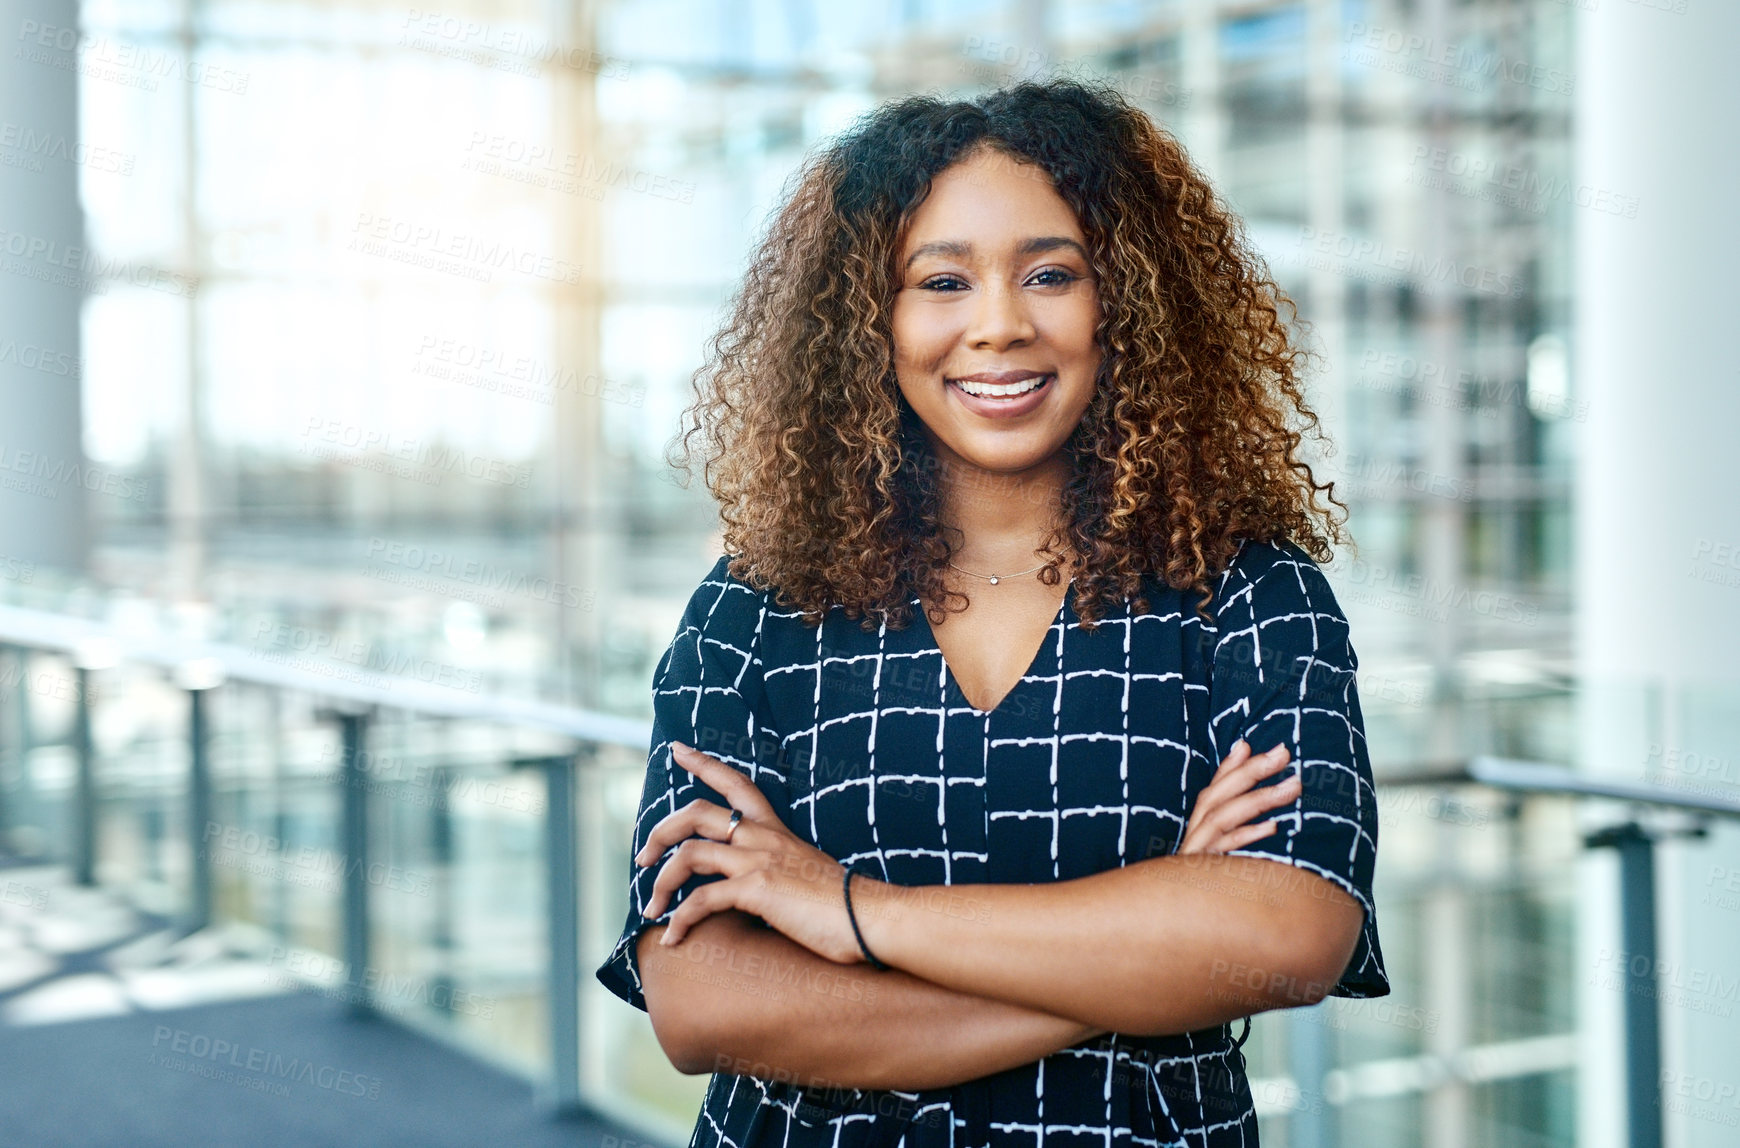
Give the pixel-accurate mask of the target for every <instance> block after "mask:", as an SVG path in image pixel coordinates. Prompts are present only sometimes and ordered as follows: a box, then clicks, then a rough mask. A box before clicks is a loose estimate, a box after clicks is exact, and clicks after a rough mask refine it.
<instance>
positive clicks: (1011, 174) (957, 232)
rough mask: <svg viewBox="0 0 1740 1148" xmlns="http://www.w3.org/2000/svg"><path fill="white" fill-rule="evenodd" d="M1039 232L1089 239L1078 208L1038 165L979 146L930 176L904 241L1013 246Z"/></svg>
mask: <svg viewBox="0 0 1740 1148" xmlns="http://www.w3.org/2000/svg"><path fill="white" fill-rule="evenodd" d="M1035 235H1063V236H1068V237H1069V238H1072V239H1076V240H1078V241H1084V236H1083V233H1082V228H1081V223H1080V221H1079V220H1077V219H1076V216H1075V210H1074V209H1073V208H1071V207H1070V205H1069V204H1068V202H1066V201H1065V200H1064V198H1063V197H1062V196H1061V195H1059V194H1057V190H1056V188H1054V187H1053V186H1052V183H1051V177H1050V176H1049V175H1047V174H1046V172H1045V169H1044V168H1041V167H1039V166H1038V165H1037V164H1033V163H1028V162H1025V161H1023V160H1018V159H1016V158H1015V157H1013V156H1010V155H1007V154H1006V153H1004V152H1001V151H998V150H997V149H995V148H980V149H978V150H977V151H975V152H973V153H972V154H970V155H968V156H966V157H964V158H962V159H960V160H958V161H956V162H955V163H954V164H952V165H950V166H949V167H947V168H945V169H944V170H943V171H941V172H940V173H938V174H937V176H936V178H935V179H933V180H932V181H931V188H930V194H929V195H928V196H927V197H926V198H925V201H924V202H923V203H922V204H920V205H919V207H918V210H917V211H915V212H914V213H913V216H912V220H911V222H910V224H909V225H908V226H907V229H906V234H905V236H904V237H903V241H902V243H901V251H902V253H903V254H904V253H905V252H908V251H910V250H911V249H912V248H914V247H916V246H918V245H919V244H921V243H927V242H931V241H934V240H939V239H941V240H956V241H962V242H965V243H969V244H971V245H972V246H973V247H974V248H975V249H978V250H985V249H992V248H1006V247H1012V246H1014V245H1015V244H1017V243H1019V242H1020V241H1021V240H1023V239H1027V238H1029V237H1031V236H1035Z"/></svg>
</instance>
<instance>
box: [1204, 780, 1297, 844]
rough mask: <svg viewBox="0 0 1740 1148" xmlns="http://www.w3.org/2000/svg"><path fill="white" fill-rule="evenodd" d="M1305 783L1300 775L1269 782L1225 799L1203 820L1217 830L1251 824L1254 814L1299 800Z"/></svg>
mask: <svg viewBox="0 0 1740 1148" xmlns="http://www.w3.org/2000/svg"><path fill="white" fill-rule="evenodd" d="M1301 786H1302V783H1301V782H1300V780H1299V775H1298V774H1296V773H1295V774H1294V775H1293V776H1292V777H1289V778H1287V780H1285V781H1283V782H1281V783H1280V784H1279V785H1266V786H1264V787H1263V788H1261V789H1253V790H1251V791H1250V792H1249V793H1245V794H1241V795H1239V796H1238V797H1234V798H1231V799H1229V800H1227V801H1225V802H1223V803H1222V804H1221V805H1220V806H1219V807H1218V808H1216V809H1214V810H1212V811H1211V812H1208V813H1206V814H1205V815H1204V816H1203V824H1204V825H1205V826H1207V827H1208V828H1211V829H1213V830H1214V831H1215V833H1216V834H1224V833H1230V832H1232V831H1233V830H1234V829H1237V828H1238V827H1239V826H1241V825H1248V824H1249V823H1250V822H1251V820H1252V819H1253V818H1256V817H1258V816H1260V815H1261V814H1264V813H1267V812H1268V811H1269V810H1271V809H1274V808H1276V807H1277V806H1281V805H1288V804H1291V803H1292V802H1294V801H1296V800H1298V797H1299V791H1300V788H1301Z"/></svg>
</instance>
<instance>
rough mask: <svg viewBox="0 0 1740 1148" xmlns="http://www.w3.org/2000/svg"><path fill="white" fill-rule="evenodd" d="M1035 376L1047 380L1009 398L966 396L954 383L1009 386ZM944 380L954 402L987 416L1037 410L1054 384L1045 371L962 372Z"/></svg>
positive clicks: (1010, 416)
mask: <svg viewBox="0 0 1740 1148" xmlns="http://www.w3.org/2000/svg"><path fill="white" fill-rule="evenodd" d="M1037 378H1043V379H1045V380H1046V381H1045V382H1043V383H1041V384H1040V385H1039V386H1037V387H1035V388H1033V389H1032V390H1031V391H1028V392H1027V393H1026V394H1024V395H1017V396H1015V397H1014V398H1012V399H991V398H981V397H980V396H978V395H969V394H968V393H967V392H966V391H964V390H962V389H961V388H960V387H959V386H958V385H957V384H958V383H959V382H961V381H963V380H964V381H966V382H971V383H991V384H995V385H999V386H1008V385H1009V384H1010V383H1019V382H1022V381H1023V380H1026V379H1037ZM945 383H946V386H947V389H948V392H949V394H951V395H953V396H954V398H955V401H956V402H958V403H960V404H961V406H963V407H965V408H966V409H967V411H968V412H969V413H971V414H975V415H978V416H979V417H980V418H987V419H1013V418H1020V417H1021V416H1022V415H1024V414H1027V413H1029V412H1031V411H1033V410H1036V409H1037V408H1038V407H1039V405H1040V404H1041V403H1043V402H1044V401H1045V399H1046V396H1047V395H1049V394H1051V388H1052V387H1053V386H1055V385H1056V384H1057V376H1056V375H1054V374H1050V373H1049V372H1046V371H981V372H979V373H978V374H976V375H961V376H959V377H958V378H951V379H947V380H946V381H945Z"/></svg>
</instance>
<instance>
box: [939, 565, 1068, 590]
mask: <svg viewBox="0 0 1740 1148" xmlns="http://www.w3.org/2000/svg"><path fill="white" fill-rule="evenodd" d="M1049 565H1051V563H1049V562H1041V563H1040V564H1039V565H1037V566H1035V567H1034V568H1033V570H1043V569H1045V568H1046V567H1047V566H1049ZM949 569H951V570H961V568H960V567H959V566H956V565H955V564H954V563H953V562H950V563H949ZM1033 570H1022V571H1020V572H1019V573H1015V574H974V573H973V572H972V571H971V570H961V573H962V574H965V575H966V576H967V577H969V578H980V579H983V580H984V581H986V582H989V583H990V584H991V585H993V586H995V585H996V584H997V583H999V582H1001V581H1002V580H1003V579H1005V578H1019V577H1021V575H1022V574H1031V573H1033Z"/></svg>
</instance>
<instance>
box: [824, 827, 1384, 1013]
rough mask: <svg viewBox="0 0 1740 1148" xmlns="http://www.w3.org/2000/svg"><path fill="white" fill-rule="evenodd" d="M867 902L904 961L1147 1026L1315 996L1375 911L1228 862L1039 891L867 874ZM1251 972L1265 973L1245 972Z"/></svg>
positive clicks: (875, 931) (864, 907) (1332, 888)
mask: <svg viewBox="0 0 1740 1148" xmlns="http://www.w3.org/2000/svg"><path fill="white" fill-rule="evenodd" d="M853 904H854V906H855V908H856V909H857V913H858V920H859V924H860V926H861V927H862V929H863V932H864V935H865V938H866V940H867V943H868V944H869V946H870V949H871V951H872V952H874V953H875V954H876V955H877V956H878V957H879V958H880V959H881V960H883V961H884V962H886V963H887V964H889V965H892V966H894V967H895V968H898V969H902V970H904V971H906V972H909V973H911V974H913V975H914V976H917V977H921V978H923V979H924V980H925V981H928V982H932V983H934V984H937V985H941V986H943V987H945V988H948V989H953V990H956V991H958V992H963V993H970V994H974V995H978V996H984V997H989V998H992V999H994V1000H999V1001H1004V1002H1007V1003H1009V1004H1012V1005H1019V1006H1021V1007H1023V1008H1027V1009H1033V1010H1036V1011H1040V1012H1047V1013H1051V1014H1054V1015H1056V1016H1061V1017H1069V1018H1072V1019H1075V1020H1077V1021H1080V1022H1082V1023H1084V1024H1090V1025H1093V1026H1095V1027H1097V1028H1099V1029H1100V1030H1102V1031H1116V1032H1124V1033H1131V1034H1137V1035H1156V1034H1164V1033H1178V1032H1186V1031H1189V1030H1192V1029H1198V1028H1206V1027H1209V1026H1212V1025H1216V1024H1222V1023H1224V1022H1226V1021H1229V1020H1232V1019H1234V1018H1236V1017H1241V1016H1248V1015H1250V1014H1252V1013H1255V1012H1260V1011H1263V1010H1264V1009H1269V1008H1278V1007H1287V1006H1290V1005H1303V1004H1312V1003H1315V1002H1316V1001H1317V1000H1319V999H1321V998H1322V996H1323V995H1325V994H1326V993H1327V992H1328V990H1329V988H1330V986H1331V985H1333V984H1334V982H1335V980H1336V979H1337V977H1338V976H1339V975H1340V973H1341V970H1342V969H1343V968H1344V967H1345V965H1346V962H1347V959H1348V957H1349V955H1350V954H1351V952H1352V948H1353V944H1354V942H1355V941H1356V940H1357V937H1358V932H1359V926H1360V922H1361V920H1362V919H1363V918H1362V913H1361V910H1360V908H1359V906H1358V904H1357V903H1356V902H1355V901H1354V900H1353V899H1352V898H1351V897H1349V896H1348V895H1347V894H1346V893H1345V892H1343V891H1342V890H1341V889H1340V888H1339V887H1338V886H1336V885H1334V884H1332V883H1330V882H1329V881H1327V880H1325V879H1324V878H1321V877H1318V876H1316V875H1315V874H1311V873H1308V872H1304V871H1302V870H1298V869H1293V868H1291V867H1289V866H1286V865H1284V864H1281V863H1278V862H1273V861H1260V860H1254V859H1251V858H1246V857H1226V856H1214V857H1208V856H1196V857H1164V858H1157V859H1153V860H1149V861H1142V862H1138V863H1135V864H1132V865H1127V866H1123V867H1120V868H1117V869H1111V870H1107V871H1105V872H1102V873H1096V874H1094V875H1092V876H1090V877H1084V878H1080V879H1078V880H1073V881H1059V882H1052V883H1042V884H1032V885H953V886H926V887H922V888H916V889H904V888H901V887H899V886H893V885H887V884H884V883H882V882H878V881H873V880H870V879H865V880H863V881H862V882H855V883H854V885H853ZM1250 969H1260V970H1262V974H1261V976H1260V977H1257V978H1253V977H1252V975H1251V974H1250V973H1249V972H1242V973H1241V971H1242V970H1250Z"/></svg>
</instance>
